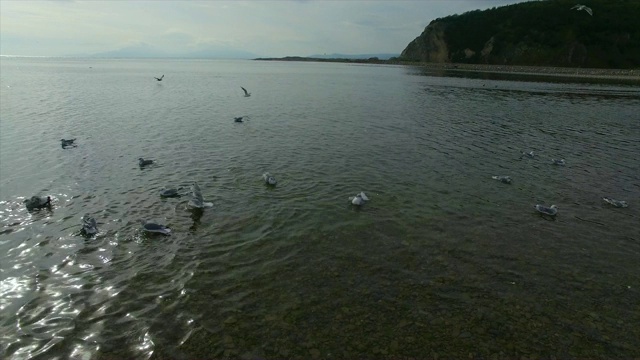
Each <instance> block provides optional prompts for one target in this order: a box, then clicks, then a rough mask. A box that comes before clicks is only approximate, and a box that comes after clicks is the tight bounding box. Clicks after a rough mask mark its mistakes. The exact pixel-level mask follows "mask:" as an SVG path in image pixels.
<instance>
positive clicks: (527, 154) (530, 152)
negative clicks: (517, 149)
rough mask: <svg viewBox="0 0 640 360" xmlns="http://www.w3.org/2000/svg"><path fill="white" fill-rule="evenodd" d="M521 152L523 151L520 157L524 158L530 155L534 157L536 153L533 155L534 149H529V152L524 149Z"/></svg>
mask: <svg viewBox="0 0 640 360" xmlns="http://www.w3.org/2000/svg"><path fill="white" fill-rule="evenodd" d="M521 153H522V155H520V159H522V158H523V157H525V156H526V157H528V158H533V156H534V155H533V150H532V151H529V152H528V153H526V152H524V151H522V152H521Z"/></svg>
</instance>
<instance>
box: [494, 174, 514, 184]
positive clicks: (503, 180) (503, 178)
mask: <svg viewBox="0 0 640 360" xmlns="http://www.w3.org/2000/svg"><path fill="white" fill-rule="evenodd" d="M491 178H492V179H494V180H498V181H500V182H501V183H504V184H511V178H510V177H509V176H502V175H498V176H492V177H491Z"/></svg>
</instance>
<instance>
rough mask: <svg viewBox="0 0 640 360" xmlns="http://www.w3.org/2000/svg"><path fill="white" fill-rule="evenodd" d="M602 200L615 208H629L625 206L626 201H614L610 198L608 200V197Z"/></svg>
mask: <svg viewBox="0 0 640 360" xmlns="http://www.w3.org/2000/svg"><path fill="white" fill-rule="evenodd" d="M602 200H604V201H605V202H607V203H609V204H611V205H613V206H615V207H617V208H626V207H627V206H629V204H627V202H626V201H623V200H614V199H612V198H608V197H603V198H602Z"/></svg>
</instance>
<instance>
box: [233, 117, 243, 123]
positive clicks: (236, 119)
mask: <svg viewBox="0 0 640 360" xmlns="http://www.w3.org/2000/svg"><path fill="white" fill-rule="evenodd" d="M243 117H244V116H239V117H234V118H233V121H235V122H242V118H243Z"/></svg>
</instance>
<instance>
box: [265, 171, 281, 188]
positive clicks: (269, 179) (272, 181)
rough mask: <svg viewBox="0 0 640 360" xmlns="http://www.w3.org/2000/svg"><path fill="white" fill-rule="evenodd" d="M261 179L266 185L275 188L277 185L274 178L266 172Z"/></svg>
mask: <svg viewBox="0 0 640 360" xmlns="http://www.w3.org/2000/svg"><path fill="white" fill-rule="evenodd" d="M262 179H263V180H264V182H265V184H267V185H271V186H275V185H276V184H277V183H278V182H277V181H276V178H275V177H274V176H273V175H271V174H269V173H268V172H266V173H264V174H262Z"/></svg>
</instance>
